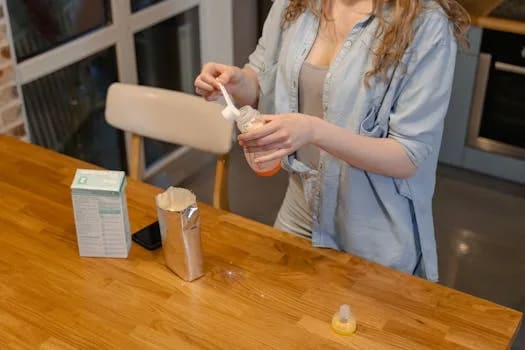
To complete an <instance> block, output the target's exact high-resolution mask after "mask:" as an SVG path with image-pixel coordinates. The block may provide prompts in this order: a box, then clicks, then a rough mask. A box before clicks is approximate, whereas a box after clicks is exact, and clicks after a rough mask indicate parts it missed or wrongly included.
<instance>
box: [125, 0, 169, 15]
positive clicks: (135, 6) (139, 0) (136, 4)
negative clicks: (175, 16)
mask: <svg viewBox="0 0 525 350" xmlns="http://www.w3.org/2000/svg"><path fill="white" fill-rule="evenodd" d="M162 1H164V0H131V11H132V12H137V11H140V10H142V9H145V8H146V7H148V6H151V5H154V4H156V3H159V2H162Z"/></svg>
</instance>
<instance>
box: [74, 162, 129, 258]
mask: <svg viewBox="0 0 525 350" xmlns="http://www.w3.org/2000/svg"><path fill="white" fill-rule="evenodd" d="M125 190H126V176H125V174H124V172H123V171H107V170H83V169H78V170H77V172H76V174H75V178H74V180H73V183H72V184H71V195H72V199H73V209H74V212H75V226H76V229H77V241H78V250H79V253H80V256H86V257H87V256H89V257H105V258H127V257H128V253H129V248H130V246H131V235H130V228H129V218H128V206H127V201H126V191H125Z"/></svg>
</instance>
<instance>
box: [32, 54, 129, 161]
mask: <svg viewBox="0 0 525 350" xmlns="http://www.w3.org/2000/svg"><path fill="white" fill-rule="evenodd" d="M115 81H117V64H116V56H115V48H113V47H112V48H109V49H106V50H104V51H102V52H99V53H97V54H95V55H93V56H91V57H88V58H86V59H83V60H82V61H79V62H77V63H75V64H73V65H70V66H68V67H66V68H63V69H61V70H59V71H56V72H54V73H52V74H50V75H47V76H45V77H43V78H40V79H38V80H35V81H33V82H31V83H28V84H26V85H24V86H23V87H22V91H23V96H24V102H25V106H26V112H27V119H28V123H29V128H30V130H31V136H32V138H33V141H34V142H35V143H36V144H39V145H42V146H45V147H48V148H51V149H54V150H56V151H59V152H62V153H65V154H68V155H70V156H72V157H75V158H79V159H82V160H85V161H88V162H91V163H95V164H97V165H100V166H103V167H106V168H109V169H122V170H124V169H125V164H126V162H125V149H124V147H125V146H124V138H123V133H122V132H120V131H117V130H116V129H114V128H113V127H111V126H109V125H108V124H107V123H106V121H105V118H104V108H105V101H106V93H107V89H108V87H109V85H110V84H111V83H113V82H115Z"/></svg>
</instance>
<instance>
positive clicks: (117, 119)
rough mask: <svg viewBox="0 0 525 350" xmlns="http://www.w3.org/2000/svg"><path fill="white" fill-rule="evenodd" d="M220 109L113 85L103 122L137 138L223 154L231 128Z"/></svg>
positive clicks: (175, 96)
mask: <svg viewBox="0 0 525 350" xmlns="http://www.w3.org/2000/svg"><path fill="white" fill-rule="evenodd" d="M222 108H224V107H223V106H221V105H219V104H217V103H210V102H206V101H205V100H203V99H202V98H199V97H196V96H193V95H188V94H185V93H182V92H176V91H171V90H165V89H158V88H152V87H146V86H137V85H128V84H122V83H114V84H112V85H111V87H110V88H109V91H108V97H107V103H106V120H107V121H108V123H109V124H111V125H113V126H114V127H116V128H119V129H122V130H125V131H129V132H131V133H134V134H137V135H141V136H145V137H149V138H152V139H156V140H160V141H165V142H169V143H175V144H179V145H185V146H190V147H192V148H196V149H199V150H202V151H207V152H211V153H215V154H226V153H228V152H229V151H230V149H231V146H232V130H233V127H232V123H231V122H229V121H227V120H225V119H224V118H222V116H221V110H222Z"/></svg>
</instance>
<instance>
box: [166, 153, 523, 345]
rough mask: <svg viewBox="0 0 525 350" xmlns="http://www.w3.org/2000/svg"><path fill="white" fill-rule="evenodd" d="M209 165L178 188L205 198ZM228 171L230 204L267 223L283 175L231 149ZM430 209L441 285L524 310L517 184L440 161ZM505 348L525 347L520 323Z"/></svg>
mask: <svg viewBox="0 0 525 350" xmlns="http://www.w3.org/2000/svg"><path fill="white" fill-rule="evenodd" d="M214 171H215V164H214V162H213V161H210V162H209V165H207V166H206V167H205V168H204V169H202V170H201V171H199V172H198V173H197V174H195V175H193V176H191V177H190V178H189V179H188V180H187V181H185V182H184V183H182V184H180V186H183V187H186V188H189V189H192V190H193V191H194V192H195V193H196V194H197V196H198V198H199V200H201V201H203V202H208V203H210V202H211V193H212V189H213V177H214ZM230 171H231V174H230V201H231V210H232V211H233V212H235V213H238V214H240V215H242V216H245V217H249V218H252V219H255V220H258V221H261V222H264V223H266V224H270V225H271V224H273V221H274V219H275V216H276V214H277V211H278V210H279V206H280V203H281V201H282V198H283V196H284V191H285V189H286V186H287V175H286V173H284V172H281V173H280V174H278V175H276V176H274V177H271V178H262V177H258V176H257V175H255V174H253V173H252V171H251V170H250V168H249V167H248V165H247V164H246V162H245V161H244V158H243V155H242V153H241V151H240V149H239V148H238V147H236V148H235V149H234V150H233V152H232V162H231V168H230ZM167 178H169V176H168V177H167ZM159 185H161V186H165V185H166V183H159ZM434 214H435V226H436V237H437V241H438V253H439V266H440V278H441V283H442V284H444V285H446V286H449V287H452V288H455V289H458V290H461V291H464V292H467V293H469V294H472V295H476V296H479V297H482V298H485V299H488V300H492V301H494V302H496V303H499V304H502V305H506V306H509V307H511V308H514V309H517V310H521V311H522V312H525V254H524V252H523V248H524V247H525V186H520V185H517V184H512V183H507V182H504V181H500V180H496V179H493V178H489V177H486V176H482V175H479V174H475V173H472V172H466V171H463V170H459V169H454V168H450V167H445V166H440V167H439V170H438V181H437V186H436V195H435V200H434ZM523 328H525V327H523ZM513 349H525V330H524V329H522V331H521V333H520V335H519V336H518V340H517V341H516V344H515V345H514V347H513Z"/></svg>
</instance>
